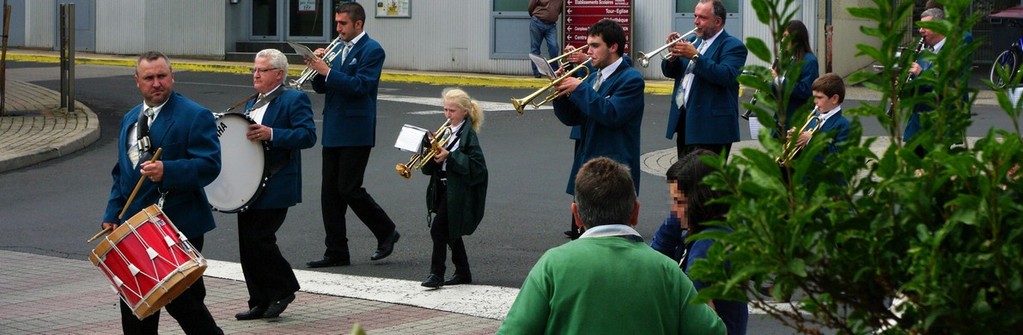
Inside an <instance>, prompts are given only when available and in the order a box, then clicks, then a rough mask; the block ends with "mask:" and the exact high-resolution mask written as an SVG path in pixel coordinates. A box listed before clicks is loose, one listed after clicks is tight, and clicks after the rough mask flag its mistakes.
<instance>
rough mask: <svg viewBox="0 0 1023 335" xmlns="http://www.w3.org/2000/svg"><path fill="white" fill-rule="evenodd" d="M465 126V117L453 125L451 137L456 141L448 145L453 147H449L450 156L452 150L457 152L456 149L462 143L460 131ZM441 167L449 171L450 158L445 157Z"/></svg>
mask: <svg viewBox="0 0 1023 335" xmlns="http://www.w3.org/2000/svg"><path fill="white" fill-rule="evenodd" d="M464 126H465V119H463V120H462V122H461V123H459V124H458V125H457V126H453V127H452V128H451V137H450V139H451V140H454V141H455V142H454V143H453V144H452V143H448V144H447V145H451V148H450V149H448V156H449V157H450V156H451V153H452V152H455V151H456V150H458V147H459V146H461V145H462V139H461V138H459V137H458V132H460V131H462V127H464ZM440 169H441V170H443V171H447V170H448V160H447V159H445V160H444V161H443V162H441V166H440Z"/></svg>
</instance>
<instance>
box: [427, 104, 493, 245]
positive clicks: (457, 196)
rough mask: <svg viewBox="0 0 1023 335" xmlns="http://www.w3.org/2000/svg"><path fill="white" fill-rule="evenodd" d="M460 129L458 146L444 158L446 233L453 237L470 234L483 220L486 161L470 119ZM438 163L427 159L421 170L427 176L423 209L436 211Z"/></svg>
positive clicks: (485, 192)
mask: <svg viewBox="0 0 1023 335" xmlns="http://www.w3.org/2000/svg"><path fill="white" fill-rule="evenodd" d="M463 122H464V125H463V126H462V129H460V130H459V136H458V140H459V141H460V142H461V143H459V144H458V150H455V151H454V152H451V153H450V154H449V155H448V158H447V163H448V167H447V178H448V184H447V186H448V187H447V189H448V190H447V198H448V237H449V238H451V239H456V238H459V237H461V236H465V235H472V233H473V232H475V231H476V227H477V226H479V224H480V221H481V220H483V210H484V206H485V205H486V202H487V161H486V160H485V159H484V158H483V149H482V148H480V142H479V138H478V137H476V131H475V130H473V129H472V122H471V120H469V119H468V118H466V120H465V121H463ZM437 171H440V164H437V163H435V162H434V161H433V160H430V161H429V162H427V163H426V165H424V166H423V173H424V174H426V175H429V176H430V186H428V187H427V188H426V209H427V210H429V211H430V212H431V213H436V212H437V205H436V202H437V194H436V192H437V191H436V190H437V183H439V182H440V178H439V177H437V176H436V174H435V172H437Z"/></svg>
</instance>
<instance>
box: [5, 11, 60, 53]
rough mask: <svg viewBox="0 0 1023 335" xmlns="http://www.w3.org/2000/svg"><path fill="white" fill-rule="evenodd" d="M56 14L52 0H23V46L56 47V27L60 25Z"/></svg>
mask: <svg viewBox="0 0 1023 335" xmlns="http://www.w3.org/2000/svg"><path fill="white" fill-rule="evenodd" d="M12 13H17V11H16V10H13V11H12ZM58 16H59V12H58V10H57V2H56V1H54V0H37V1H25V47H27V48H42V49H54V48H56V47H57V45H56V43H57V41H56V36H57V29H58V28H59V27H60V26H59V25H58V22H57V21H59V20H60V19H59V18H58ZM12 30H13V29H12Z"/></svg>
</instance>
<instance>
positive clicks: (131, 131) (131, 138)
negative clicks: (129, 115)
mask: <svg viewBox="0 0 1023 335" xmlns="http://www.w3.org/2000/svg"><path fill="white" fill-rule="evenodd" d="M167 101H170V98H168V99H167ZM167 101H164V102H163V103H162V104H160V105H159V106H156V107H151V106H147V105H146V102H145V101H143V102H142V109H141V110H139V113H145V112H146V109H147V108H152V109H153V117H151V118H149V125H150V126H152V125H153V122H154V121H156V118H157V117H159V116H160V111H161V110H163V106H164V105H166V104H167ZM138 131H139V130H138V127H137V124H136V123H132V124H131V127H128V147H129V148H130V147H134V146H135V145H137V144H138V143H139V136H138V134H139V133H138Z"/></svg>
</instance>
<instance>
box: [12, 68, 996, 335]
mask: <svg viewBox="0 0 1023 335" xmlns="http://www.w3.org/2000/svg"><path fill="white" fill-rule="evenodd" d="M132 71H133V69H132V68H129V67H111V66H97V65H80V66H78V67H77V68H76V75H77V77H78V79H77V81H76V89H77V94H78V96H77V99H78V100H79V101H81V102H83V103H85V104H86V105H88V106H90V107H91V108H92V109H93V110H94V111H95V112H96V113H97V114H98V115H99V119H100V122H101V129H102V135H101V138H100V140H99V141H98V142H96V143H95V144H93V145H91V146H90V147H88V148H87V149H85V150H82V151H79V152H77V153H74V154H72V155H67V156H64V157H61V158H59V159H55V160H51V161H47V162H44V163H41V164H37V165H34V166H30V167H26V168H22V169H19V170H14V171H8V172H5V173H2V174H0V227H3V231H4V232H3V234H0V249H5V250H13V251H20V252H29V253H36V254H43V255H51V256H59V257H66V258H73V259H81V260H84V259H86V258H87V256H86V255H87V253H88V252H89V251H90V250H91V249H92V247H93V245H90V244H86V243H84V242H85V240H86V239H87V238H88V237H89V236H92V235H93V234H94V233H96V232H97V231H98V230H99V225H100V219H101V217H102V213H103V210H104V206H105V205H106V200H107V195H108V193H109V189H110V183H111V178H110V169H111V167H112V166H113V164H114V160H115V146H114V142H115V141H116V138H117V128H118V123H119V120H120V118H121V117H122V116H123V115H124V113H126V112H127V111H128V110H129V109H130V108H131V107H132V106H134V105H136V104H138V103H140V102H141V100H142V99H141V97H140V95H139V93H138V90H137V89H136V87H135V85H134V81H133V79H132V77H131V75H132V73H133V72H132ZM7 75H8V78H10V79H12V80H21V81H27V82H30V83H33V84H37V85H40V86H44V87H47V88H50V89H54V90H58V89H59V84H60V83H59V80H58V78H59V77H58V75H59V71H58V67H57V64H39V63H11V62H9V63H8V69H7ZM443 88H444V87H441V86H431V85H424V84H404V83H382V84H381V88H380V95H381V99H380V101H379V104H378V125H377V138H376V140H377V141H376V147H375V150H374V151H373V153H372V155H371V158H370V161H369V166H368V168H367V172H366V175H365V183H364V185H365V187H366V188H367V190H368V192H369V193H370V194H371V195H373V197H374V198H376V200H377V202H378V203H379V204H380V205H381V206H382V207H383V208H384V210H386V211H387V213H388V214H389V215H390V216H391V218H392V219H393V220H394V221H395V222H396V223H397V224H398V229H399V230H400V232H401V234H402V238H401V241H400V242H399V243H398V244H397V246H396V249H395V252H394V254H393V255H391V256H390V257H389V258H387V259H385V260H382V261H377V262H371V261H370V260H369V257H370V255H371V254H372V252H373V250H374V249H375V247H376V241H375V239H374V238H373V237H372V234H371V233H370V232H369V230H368V229H366V228H365V226H364V225H362V223H361V221H359V220H358V219H357V218H356V217H355V215H354V214H352V213H349V214H348V216H347V217H348V220H349V221H348V222H349V228H348V231H349V239H350V242H349V243H350V247H351V251H352V261H353V264H352V265H351V266H348V267H331V268H325V269H321V270H319V271H324V272H333V273H345V274H352V275H360V276H370V277H384V278H395V279H405V280H423V279H424V278H425V277H426V275H427V274H428V270H429V257H430V255H429V254H430V250H431V243H430V238H429V230H428V227H427V226H426V221H425V220H426V209H425V191H426V183H427V181H428V178H426V177H425V176H423V175H422V174H420V173H415V174H414V175H413V177H412V179H411V180H405V179H403V178H401V177H399V176H398V175H397V174H396V173H395V170H394V165H395V164H396V163H398V162H405V161H407V160H408V158H409V154H407V153H403V152H400V151H398V150H396V149H394V148H393V143H394V140H395V138H396V137H397V134H398V132H399V130H400V129H401V127H402V125H403V124H412V125H417V126H420V127H423V128H426V129H430V130H434V129H436V128H437V127H438V126H439V125H440V124H441V123H442V122H443V121H444V118H443V116H442V114H441V112H440V111H441V105H440V103H439V96H440V92H441V90H442V89H443ZM175 89H176V90H177V91H178V92H180V93H182V94H184V95H186V96H188V97H190V98H192V99H193V100H195V101H197V102H199V103H200V104H202V105H204V106H206V107H207V108H209V109H211V110H213V111H221V110H224V109H226V108H227V107H228V106H231V105H233V104H234V103H236V102H237V101H239V100H241V99H244V98H246V97H247V96H248V95H250V94H251V93H252V88H251V77H250V76H248V75H230V74H214V73H199V72H177V73H176V85H175ZM466 89H467V90H468V91H469V93H470V94H471V95H473V97H474V98H476V99H477V100H479V101H481V102H484V103H487V104H486V105H485V107H484V109H485V110H486V120H485V124H484V127H483V130H482V132H481V133H480V142H481V146H482V147H483V150H484V153H485V155H486V159H487V164H488V167H489V169H490V187H489V193H488V199H487V212H486V217H485V218H484V220H483V223H482V224H481V225H480V227H479V229H478V230H477V232H476V233H475V234H474V235H472V236H468V237H466V238H465V243H466V248H467V249H468V254H469V261H470V264H472V272H473V277H474V279H475V280H476V283H479V284H484V285H497V286H507V287H518V286H520V285H521V283H522V280H523V279H524V278H525V276H526V274H527V273H528V271H529V269H530V268H531V267H532V265H533V264H534V263H535V262H536V260H537V259H538V258H539V256H540V255H541V254H542V253H543V252H544V251H545V250H547V249H549V248H551V247H554V246H557V245H560V244H563V243H565V242H567V241H568V240H567V239H566V238H565V237H564V236H563V235H562V231H564V230H566V229H567V227H568V223H569V211H568V206H569V203H570V201H571V198H570V196H568V195H567V194H565V185H566V181H567V178H568V173H569V168H570V164H571V158H572V142H571V141H570V140H569V139H568V131H569V129H568V127H566V126H563V125H561V124H560V123H559V122H558V121H557V119H556V118H554V116H553V114H552V112H551V110H550V109H549V108H547V109H541V110H538V111H533V110H527V112H526V113H525V114H524V115H519V114H517V113H515V112H514V111H513V110H512V108H511V106H510V104H509V103H508V102H509V99H510V98H511V97H522V96H525V95H527V94H528V93H531V91H529V90H522V89H504V88H478V87H466ZM310 95H311V97H312V101H313V110H314V112H315V119H316V121H317V127H320V126H322V123H321V121H322V114H321V111H322V108H323V98H322V96H318V95H315V94H314V93H312V92H310ZM667 103H668V98H667V97H666V96H652V95H647V96H646V109H645V115H644V118H643V128H642V147H641V150H642V151H643V152H644V153H646V152H652V151H656V150H662V149H669V148H673V147H674V141H673V140H668V139H666V138H665V137H664V127H665V122H666V120H667V109H668V106H667ZM859 103H860V102H859V101H851V100H850V101H846V103H845V104H844V107H846V108H851V107H855V106H856V105H858V104H859ZM502 109H503V110H502ZM974 111H975V113H977V116H976V117H975V118H974V122H975V124H974V126H973V127H972V128H971V129H970V134H969V135H970V136H982V135H983V134H984V133H985V132H986V131H987V129H989V128H991V127H998V128H1008V127H1011V122H1010V121H1009V120H1008V117H1007V116H1005V114H1004V113H1002V112H1001V111H999V110H997V109H996V108H994V107H992V106H977V107H976V108H975V109H974ZM740 126H741V128H742V129H747V128H746V124H745V123H744V122H743V123H742V124H741V125H740ZM864 129H865V131H864V133H865V135H880V134H881V133H882V131H881V129H880V127H879V126H878V125H877V122H875V121H872V120H865V121H864ZM318 133H320V134H322V130H318ZM743 139H749V135H748V134H745V133H744V134H743ZM320 149H321V148H320V147H319V145H317V146H316V147H314V148H311V149H307V150H304V151H303V152H302V154H303V156H302V160H303V173H304V175H303V177H304V179H303V199H304V202H303V203H302V204H299V205H298V206H296V207H293V208H292V209H291V210H290V211H289V216H288V219H287V221H286V222H285V224H284V227H283V228H282V229H281V231H280V232H279V233H278V245H279V246H280V247H281V249H282V251H283V253H284V255H285V256H286V257H287V258H288V259H289V260H290V261H291V262H292V265H293V266H295V267H296V268H303V267H304V263H305V262H307V261H310V260H314V259H319V257H320V256H321V255H322V252H323V249H324V247H323V227H322V223H321V216H320V204H319V202H320V196H319V190H320V185H319V183H320V163H321V157H320ZM666 194H667V193H666V188H665V186H664V178H663V176H660V175H653V174H649V173H644V174H643V176H642V180H641V189H640V202H641V204H642V206H641V210H640V225H639V227H637V229H638V230H639V231H640V233H642V234H643V235H644V236H647V237H650V236H652V233H653V231H654V230H655V229H656V228H657V226H658V225H659V224H660V222H661V220H662V218H663V217H664V216H665V214H666V213H667V208H668V206H667V202H668V197H667V195H666ZM216 219H217V224H218V228H217V229H215V230H214V231H212V232H210V233H207V234H206V246H205V250H204V255H205V256H206V257H207V258H210V259H215V260H222V261H232V262H237V261H238V251H237V233H236V229H235V228H236V225H237V222H236V218H235V217H234V215H230V214H221V213H217V214H216ZM750 329H757V331H756V333H758V334H770V333H789V331H787V330H784V329H783V328H781V327H780V326H779V325H778V324H777V323H776V322H773V321H763V320H759V321H758V320H751V325H750Z"/></svg>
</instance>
